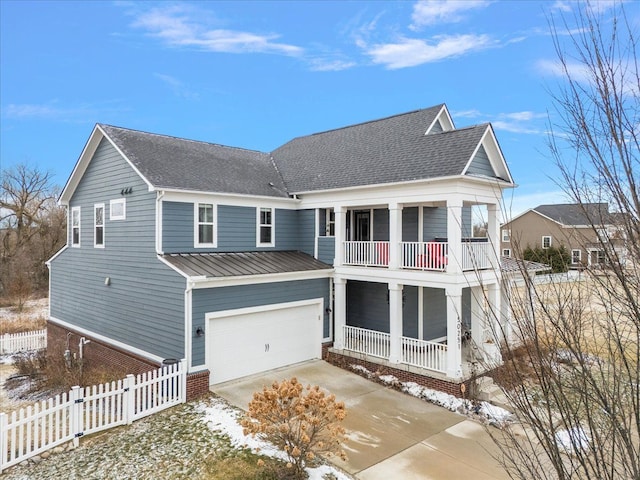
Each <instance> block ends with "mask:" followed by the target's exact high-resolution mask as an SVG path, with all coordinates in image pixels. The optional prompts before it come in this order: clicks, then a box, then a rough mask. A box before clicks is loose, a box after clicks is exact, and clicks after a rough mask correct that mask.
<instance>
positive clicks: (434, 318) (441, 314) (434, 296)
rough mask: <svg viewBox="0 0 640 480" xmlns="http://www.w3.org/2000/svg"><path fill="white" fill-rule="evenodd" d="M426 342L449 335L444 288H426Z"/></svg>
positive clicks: (424, 317) (423, 309) (424, 309)
mask: <svg viewBox="0 0 640 480" xmlns="http://www.w3.org/2000/svg"><path fill="white" fill-rule="evenodd" d="M422 299H423V305H422V312H423V315H424V316H423V319H424V320H423V321H424V327H423V334H424V340H431V339H433V338H440V337H444V336H445V335H446V334H447V297H446V295H445V290H444V289H443V288H427V287H425V288H424V291H423V297H422Z"/></svg>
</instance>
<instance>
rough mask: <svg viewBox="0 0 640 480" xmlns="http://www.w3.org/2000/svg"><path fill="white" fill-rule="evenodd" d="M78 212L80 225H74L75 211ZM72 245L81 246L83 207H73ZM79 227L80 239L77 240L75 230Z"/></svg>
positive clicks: (71, 220) (74, 246)
mask: <svg viewBox="0 0 640 480" xmlns="http://www.w3.org/2000/svg"><path fill="white" fill-rule="evenodd" d="M76 212H78V225H74V220H75V213H76ZM70 222H71V246H72V247H73V248H80V246H81V241H82V228H81V226H82V209H81V208H80V207H71V219H70ZM76 228H77V229H78V241H77V242H76V241H75V236H74V235H73V231H74V230H75V229H76Z"/></svg>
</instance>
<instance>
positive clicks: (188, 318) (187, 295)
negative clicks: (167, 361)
mask: <svg viewBox="0 0 640 480" xmlns="http://www.w3.org/2000/svg"><path fill="white" fill-rule="evenodd" d="M192 292H193V288H192V286H191V285H190V284H189V283H188V282H187V288H186V289H185V290H184V320H185V321H184V352H185V359H186V361H187V370H188V371H191V367H192V365H191V362H193V340H192V336H193V307H192V305H193V293H192ZM205 328H206V327H205ZM205 348H206V345H205Z"/></svg>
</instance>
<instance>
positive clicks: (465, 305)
mask: <svg viewBox="0 0 640 480" xmlns="http://www.w3.org/2000/svg"><path fill="white" fill-rule="evenodd" d="M462 329H463V330H471V289H470V288H469V287H465V288H463V289H462Z"/></svg>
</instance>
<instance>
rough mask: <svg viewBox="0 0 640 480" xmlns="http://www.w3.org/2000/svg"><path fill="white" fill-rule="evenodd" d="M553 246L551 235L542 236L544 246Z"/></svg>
mask: <svg viewBox="0 0 640 480" xmlns="http://www.w3.org/2000/svg"><path fill="white" fill-rule="evenodd" d="M550 246H551V236H549V235H545V236H544V237H542V248H549V247H550Z"/></svg>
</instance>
